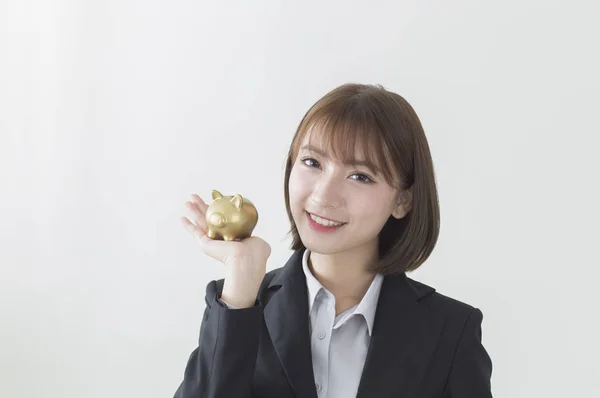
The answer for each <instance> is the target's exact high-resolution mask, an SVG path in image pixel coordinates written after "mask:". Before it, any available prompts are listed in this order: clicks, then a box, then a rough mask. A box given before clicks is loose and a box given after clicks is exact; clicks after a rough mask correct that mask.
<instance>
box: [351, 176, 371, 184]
mask: <svg viewBox="0 0 600 398" xmlns="http://www.w3.org/2000/svg"><path fill="white" fill-rule="evenodd" d="M353 175H355V176H360V177H362V178H361V179H356V178H355V180H358V181H360V182H364V183H367V184H370V183H372V182H373V180H372V179H371V178H370V177H369V176H368V175H365V174H361V173H357V174H353Z"/></svg>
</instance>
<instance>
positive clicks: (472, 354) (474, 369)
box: [443, 308, 492, 398]
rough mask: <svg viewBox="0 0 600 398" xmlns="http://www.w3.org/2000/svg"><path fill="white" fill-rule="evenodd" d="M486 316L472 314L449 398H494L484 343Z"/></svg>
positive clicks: (457, 356)
mask: <svg viewBox="0 0 600 398" xmlns="http://www.w3.org/2000/svg"><path fill="white" fill-rule="evenodd" d="M482 320H483V313H482V312H481V310H479V309H478V308H474V309H473V310H472V311H471V314H470V315H469V317H468V319H467V321H466V323H465V326H464V329H463V332H462V335H461V338H460V341H459V343H458V346H457V348H456V353H455V354H454V361H453V364H452V369H451V371H450V376H449V377H448V381H447V383H446V388H445V390H444V394H443V396H444V397H447V398H491V397H492V392H491V377H492V360H491V358H490V356H489V355H488V353H487V351H486V350H485V348H484V347H483V345H482V344H481V322H482Z"/></svg>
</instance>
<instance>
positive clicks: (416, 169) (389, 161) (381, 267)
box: [284, 83, 440, 275]
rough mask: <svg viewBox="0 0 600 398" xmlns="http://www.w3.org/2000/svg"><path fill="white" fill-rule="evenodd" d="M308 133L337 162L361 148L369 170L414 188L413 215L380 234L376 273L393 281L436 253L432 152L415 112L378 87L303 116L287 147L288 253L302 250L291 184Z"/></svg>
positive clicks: (332, 97)
mask: <svg viewBox="0 0 600 398" xmlns="http://www.w3.org/2000/svg"><path fill="white" fill-rule="evenodd" d="M309 131H318V132H319V133H318V134H313V133H310V135H309V138H308V139H309V141H312V139H313V138H314V137H313V136H314V135H317V137H318V140H319V142H321V143H323V144H324V145H323V148H324V149H325V150H327V151H328V152H329V153H330V154H331V156H332V159H334V160H336V161H337V162H340V163H343V162H352V160H353V158H354V154H355V150H356V146H355V145H359V147H358V148H362V152H363V153H364V156H365V160H367V162H368V164H369V165H370V167H371V169H372V170H373V171H374V172H376V173H377V174H378V175H381V176H383V178H384V180H385V181H386V182H387V183H388V184H389V185H390V186H392V187H394V188H396V189H398V193H399V194H400V192H401V190H405V189H408V188H410V187H412V194H413V201H412V208H411V210H410V211H409V212H408V213H407V214H406V216H404V217H403V218H401V219H396V218H394V217H393V216H391V215H390V217H389V219H388V220H387V222H386V223H385V225H384V226H383V228H382V229H381V231H380V233H379V260H378V261H377V262H376V263H375V264H372V268H371V270H372V271H375V272H378V273H381V274H383V275H394V274H400V273H403V272H409V271H414V270H416V269H417V268H418V267H420V266H421V264H423V262H425V260H427V258H428V257H429V255H430V254H431V252H432V251H433V249H434V247H435V245H436V243H437V239H438V235H439V229H440V209H439V201H438V193H437V188H436V182H435V174H434V168H433V162H432V159H431V153H430V150H429V145H428V143H427V139H426V137H425V133H424V131H423V127H422V126H421V122H420V120H419V118H418V116H417V114H416V113H415V111H414V110H413V108H412V106H411V105H410V104H409V103H408V102H407V101H406V100H405V99H404V98H402V97H401V96H400V95H398V94H396V93H393V92H391V91H388V90H386V89H385V88H383V86H381V85H365V84H354V83H347V84H343V85H341V86H339V87H337V88H335V89H333V90H331V91H330V92H329V93H327V94H325V96H324V97H322V98H321V99H319V100H318V101H317V102H316V103H315V104H314V105H313V106H312V107H311V108H310V109H309V110H308V111H307V112H306V114H305V115H304V117H303V118H302V120H301V122H300V124H299V125H298V128H297V130H296V134H295V135H294V137H293V140H292V143H291V145H290V149H289V153H288V157H287V162H286V167H285V182H284V194H285V206H286V210H287V214H288V218H289V221H290V225H291V228H290V230H289V231H288V233H287V234H286V235H290V234H291V235H292V238H293V241H292V244H291V246H290V248H291V249H292V250H294V251H296V250H300V249H305V246H304V244H303V243H302V240H301V239H300V235H299V234H298V229H297V228H296V224H295V223H294V219H293V217H292V213H291V210H290V200H289V179H290V173H291V171H292V167H293V165H294V162H295V160H296V158H297V156H298V151H299V147H300V144H301V143H302V142H303V139H304V137H305V136H306V134H307V133H308V132H309Z"/></svg>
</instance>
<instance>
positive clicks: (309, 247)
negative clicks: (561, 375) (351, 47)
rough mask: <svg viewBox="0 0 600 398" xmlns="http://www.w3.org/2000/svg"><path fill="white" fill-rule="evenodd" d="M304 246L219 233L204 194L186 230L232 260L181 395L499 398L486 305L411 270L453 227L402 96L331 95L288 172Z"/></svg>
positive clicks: (371, 91)
mask: <svg viewBox="0 0 600 398" xmlns="http://www.w3.org/2000/svg"><path fill="white" fill-rule="evenodd" d="M284 193H285V204H286V209H287V214H288V217H289V221H290V224H291V229H290V231H289V233H291V235H292V237H293V242H292V245H291V249H292V250H293V254H292V255H291V257H290V258H289V260H288V261H287V263H286V264H285V265H284V266H283V267H280V268H277V269H275V270H273V271H270V272H268V273H266V262H267V259H268V257H269V256H270V254H271V248H270V246H269V244H268V243H266V242H265V241H264V240H262V239H260V238H259V237H256V236H253V237H250V238H247V239H245V240H242V241H220V240H211V239H209V238H208V237H207V236H206V233H207V228H206V222H205V219H204V214H205V211H206V208H207V204H206V203H205V202H204V201H203V200H202V199H201V198H200V197H199V196H198V195H192V199H193V201H192V202H186V206H187V208H188V209H189V211H190V213H191V217H192V221H190V220H189V219H188V218H186V217H182V222H183V224H184V225H185V226H186V227H187V229H188V230H189V232H190V233H191V234H192V235H193V236H195V237H196V238H197V239H198V241H199V242H200V247H201V248H202V249H203V251H204V252H205V253H206V254H207V255H209V256H211V257H212V258H215V259H217V260H219V261H220V262H222V263H224V264H225V270H226V271H225V278H224V279H220V280H217V281H211V282H210V283H208V285H207V287H206V298H205V300H206V310H205V311H204V316H203V319H202V325H201V328H200V339H199V343H198V347H197V348H196V349H195V350H194V351H193V352H192V354H191V356H190V358H189V360H188V363H187V366H186V368H185V372H184V377H183V381H182V383H181V385H180V386H179V388H178V389H177V391H176V393H175V397H177V398H192V397H198V398H200V397H203V398H205V397H206V398H207V397H217V398H242V397H244V398H249V397H258V398H293V397H297V398H348V397H361V398H371V397H376V398H385V397H422V398H433V397H459V398H483V397H491V396H492V394H491V387H490V384H491V373H492V362H491V359H490V357H489V355H488V353H487V352H486V350H485V349H484V347H483V346H482V344H481V322H482V318H483V315H482V312H481V311H480V310H479V309H478V308H476V307H473V306H471V305H468V304H466V303H462V302H460V301H457V300H455V299H452V298H450V297H447V296H444V295H442V294H440V293H438V292H436V291H435V289H434V288H432V287H430V286H427V285H425V284H422V283H419V282H417V281H415V280H413V279H411V278H408V277H407V275H406V273H407V272H410V271H413V270H415V269H417V268H418V267H419V266H420V265H421V264H423V262H424V261H425V260H427V258H428V257H429V255H430V254H431V252H432V251H433V249H434V246H435V244H436V241H437V238H438V232H439V224H440V221H439V205H438V195H437V190H436V184H435V177H434V169H433V164H432V159H431V154H430V151H429V146H428V144H427V140H426V137H425V134H424V132H423V128H422V126H421V123H420V121H419V118H418V117H417V115H416V113H415V111H414V110H413V108H412V107H411V106H410V105H409V103H408V102H406V100H404V99H403V98H402V97H401V96H400V95H398V94H395V93H393V92H390V91H387V90H386V89H384V88H383V87H381V86H371V85H360V84H345V85H342V86H340V87H338V88H336V89H334V90H332V91H331V92H329V93H327V94H326V95H325V96H324V97H323V98H321V99H320V100H319V101H317V102H316V103H315V104H314V105H313V106H312V107H311V108H310V109H309V110H308V112H307V113H306V115H305V116H304V118H303V119H302V121H301V122H300V125H299V126H298V129H297V131H296V134H295V136H294V138H293V141H292V144H291V147H290V150H289V153H288V159H287V165H286V170H285V183H284Z"/></svg>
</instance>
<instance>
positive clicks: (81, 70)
mask: <svg viewBox="0 0 600 398" xmlns="http://www.w3.org/2000/svg"><path fill="white" fill-rule="evenodd" d="M213 3H217V2H202V1H198V0H195V1H190V0H171V1H166V0H162V1H157V0H154V1H148V0H145V1H133V0H118V1H116V0H111V1H107V0H103V1H95V2H92V1H80V0H72V1H67V0H65V1H58V0H55V1H33V0H30V1H27V0H19V1H7V0H3V1H2V2H0V28H1V29H2V30H1V31H0V32H1V33H0V131H1V140H0V177H1V180H0V182H1V195H0V204H1V207H0V222H1V224H0V234H1V235H0V267H1V268H0V321H1V325H0V396H2V397H12V398H17V397H27V398H30V397H34V396H40V397H61V398H75V397H77V398H80V397H86V398H87V397H90V398H93V397H98V398H100V397H102V398H105V397H109V396H110V397H157V398H158V397H169V396H172V395H173V393H174V392H175V390H176V388H177V386H178V385H179V383H180V382H181V379H182V377H183V370H184V367H185V364H186V362H187V359H188V356H189V354H190V353H191V351H192V350H193V349H194V348H195V347H196V344H197V339H198V331H199V327H200V321H201V317H202V313H203V310H204V289H205V286H206V284H207V283H208V282H209V281H210V280H212V279H218V278H221V277H223V273H222V267H220V264H218V263H216V262H215V261H214V260H212V259H210V258H208V257H207V256H205V255H204V254H203V253H202V252H201V250H200V248H199V247H198V246H197V243H196V242H195V241H194V240H193V238H192V237H191V236H190V235H189V234H188V233H187V231H186V230H185V229H184V227H183V226H182V225H181V224H180V221H179V217H180V216H182V215H187V212H186V210H185V208H184V205H183V204H184V202H185V201H186V200H188V199H189V198H190V194H191V193H192V192H197V193H198V194H200V196H202V197H203V198H207V199H208V198H209V197H210V191H211V190H212V189H219V190H220V191H221V192H223V193H225V194H232V193H234V192H235V193H241V194H243V195H244V196H246V197H248V198H250V199H252V201H253V202H254V203H255V204H256V205H257V208H258V209H259V212H260V222H259V224H258V226H257V227H256V229H255V231H254V233H255V234H256V235H259V236H261V237H263V238H264V239H265V240H267V241H268V242H269V243H270V244H271V246H272V247H273V254H272V256H271V258H270V259H269V263H268V268H269V269H273V268H277V267H280V266H282V265H283V264H284V263H285V261H286V260H287V258H288V257H289V255H290V254H291V252H290V251H289V249H288V244H289V240H288V239H287V238H286V237H285V232H286V231H287V228H288V222H287V217H286V214H285V207H284V199H283V166H284V161H285V156H286V154H287V150H288V147H289V144H290V142H291V139H292V136H293V133H294V131H295V129H296V126H297V124H298V123H299V121H300V119H301V117H302V116H303V115H304V113H305V111H306V110H307V109H308V107H310V105H312V103H314V102H315V101H316V100H317V99H318V98H320V97H321V96H322V95H324V94H325V93H326V92H327V91H329V90H331V89H332V88H334V87H336V86H338V85H340V84H343V83H346V82H360V83H379V84H382V85H384V87H386V88H388V89H390V90H392V91H396V92H398V93H399V94H401V95H402V96H404V97H405V98H406V99H407V100H408V101H409V102H410V103H411V104H412V105H413V106H414V108H415V110H416V111H417V113H418V114H419V116H420V118H421V120H422V123H423V125H424V128H425V131H426V134H427V137H428V140H429V143H430V146H431V150H432V154H433V159H434V163H435V167H436V172H437V179H438V183H439V193H440V202H441V212H442V213H441V214H442V229H441V235H440V239H439V243H438V245H437V247H436V249H435V251H434V253H433V255H432V256H431V257H430V259H429V260H428V261H427V262H426V263H425V264H424V265H423V267H422V268H421V269H420V270H418V271H417V272H414V273H412V274H409V276H411V277H412V278H414V279H417V280H420V281H422V282H424V283H427V284H429V285H431V286H434V287H435V288H436V289H437V290H438V291H439V292H441V293H443V294H446V295H449V296H451V297H454V298H456V299H459V300H461V301H465V302H467V303H469V304H471V305H474V306H477V307H478V308H480V309H481V310H482V311H483V313H484V322H483V342H484V345H485V347H486V348H487V349H488V352H489V353H490V355H491V357H492V360H493V363H494V370H493V377H492V386H493V392H494V396H497V397H513V398H515V397H534V396H535V397H566V396H570V397H575V396H591V395H592V394H595V393H597V391H598V389H599V387H600V384H599V383H600V382H599V381H598V380H599V379H598V373H599V367H600V366H599V365H598V354H599V343H598V336H599V335H600V326H599V322H598V310H597V308H596V307H597V303H598V302H600V299H599V297H598V293H597V292H596V289H597V286H598V283H597V279H598V276H599V272H598V267H599V266H600V261H599V256H598V254H597V253H598V252H597V247H598V244H597V241H598V237H599V235H600V234H599V233H598V221H599V212H598V204H599V203H600V197H599V196H600V195H599V194H598V190H599V188H598V181H599V180H600V178H599V177H598V174H599V172H600V167H599V166H600V164H599V161H598V159H597V157H596V156H597V152H598V146H599V144H600V139H599V132H600V129H599V127H600V123H599V122H598V109H599V105H600V103H599V100H598V92H599V89H600V82H599V78H598V71H599V70H600V56H599V53H598V48H599V46H600V44H599V37H600V27H599V25H598V24H597V21H598V15H599V11H600V10H599V8H600V6H599V5H598V3H597V2H595V1H587V2H586V1H569V2H567V1H542V0H540V1H534V0H519V1H506V0H505V1H501V2H500V1H498V2H494V3H492V2H482V1H475V0H472V1H464V0H455V1H451V2H449V1H387V2H383V1H369V2H348V1H335V2H324V1H320V2H310V1H307V0H302V1H295V2H292V1H286V2H283V1H263V2H238V1H227V2H218V4H213Z"/></svg>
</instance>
